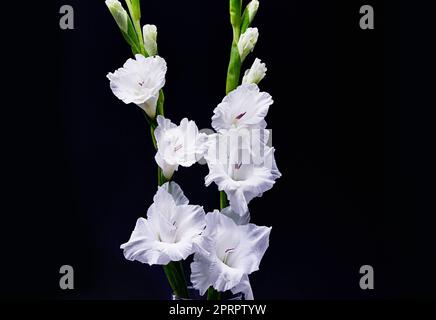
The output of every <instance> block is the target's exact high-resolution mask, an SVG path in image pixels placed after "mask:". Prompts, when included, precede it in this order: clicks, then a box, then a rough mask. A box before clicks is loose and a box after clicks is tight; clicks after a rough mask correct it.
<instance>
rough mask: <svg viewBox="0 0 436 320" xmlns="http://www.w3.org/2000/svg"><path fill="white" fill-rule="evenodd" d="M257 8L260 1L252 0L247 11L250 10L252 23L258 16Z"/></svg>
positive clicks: (249, 15) (249, 18)
mask: <svg viewBox="0 0 436 320" xmlns="http://www.w3.org/2000/svg"><path fill="white" fill-rule="evenodd" d="M257 10H259V1H258V0H252V1H251V2H250V3H249V4H247V12H248V20H249V22H250V24H251V23H252V22H253V20H254V17H255V16H256V13H257Z"/></svg>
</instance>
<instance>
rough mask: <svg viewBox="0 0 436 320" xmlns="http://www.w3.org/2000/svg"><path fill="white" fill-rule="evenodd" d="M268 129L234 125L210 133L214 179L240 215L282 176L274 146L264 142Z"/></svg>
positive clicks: (209, 156) (211, 175) (209, 177)
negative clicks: (230, 127)
mask: <svg viewBox="0 0 436 320" xmlns="http://www.w3.org/2000/svg"><path fill="white" fill-rule="evenodd" d="M268 137H269V135H268V131H266V130H248V129H231V130H228V131H221V132H220V133H219V134H215V135H212V136H209V141H208V142H207V146H208V149H207V153H206V155H205V159H206V161H207V165H208V167H209V174H208V175H207V176H206V178H205V183H206V186H209V185H210V184H211V183H212V182H215V184H216V185H217V186H218V189H219V190H220V191H225V193H226V194H227V197H228V199H229V202H230V206H231V208H232V210H233V211H234V212H235V213H237V214H238V215H239V216H244V215H245V214H246V213H247V212H248V204H249V203H250V201H251V200H252V199H254V198H256V197H260V196H262V194H263V193H264V192H266V191H268V190H270V189H271V188H272V187H273V185H274V184H275V180H276V179H278V178H280V177H281V174H280V172H279V170H278V168H277V164H276V161H275V158H274V152H275V150H274V148H270V147H268V146H266V145H265V141H267V140H268Z"/></svg>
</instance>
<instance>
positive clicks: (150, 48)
mask: <svg viewBox="0 0 436 320" xmlns="http://www.w3.org/2000/svg"><path fill="white" fill-rule="evenodd" d="M142 34H143V37H144V47H145V51H147V53H148V55H149V56H155V55H156V54H157V42H156V40H157V28H156V26H155V25H153V24H146V25H145V26H144V27H143V28H142Z"/></svg>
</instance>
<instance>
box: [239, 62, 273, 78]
mask: <svg viewBox="0 0 436 320" xmlns="http://www.w3.org/2000/svg"><path fill="white" fill-rule="evenodd" d="M267 70H268V69H267V68H266V66H265V63H262V61H260V59H257V58H256V59H255V60H254V63H253V65H252V66H251V68H250V69H248V70H247V71H245V74H244V78H243V79H242V84H250V83H254V84H259V82H261V81H262V79H263V78H265V76H266V71H267Z"/></svg>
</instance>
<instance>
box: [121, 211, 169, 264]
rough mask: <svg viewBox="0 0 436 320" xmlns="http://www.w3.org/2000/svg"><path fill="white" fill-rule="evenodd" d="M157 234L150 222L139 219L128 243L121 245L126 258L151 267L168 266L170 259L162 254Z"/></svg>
mask: <svg viewBox="0 0 436 320" xmlns="http://www.w3.org/2000/svg"><path fill="white" fill-rule="evenodd" d="M156 237H157V236H156V234H155V232H154V231H153V229H152V227H151V226H150V224H149V222H148V221H147V220H146V219H144V218H139V219H138V221H137V222H136V226H135V229H134V230H133V232H132V235H131V236H130V240H129V241H128V242H127V243H124V244H123V245H121V249H123V251H124V256H125V258H126V259H127V260H131V261H134V260H136V261H139V262H142V263H147V264H149V265H154V264H159V265H166V264H168V263H169V262H170V258H169V257H168V256H167V255H166V254H162V252H160V250H159V249H158V247H157V246H158V244H159V242H158V241H157V239H156Z"/></svg>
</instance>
